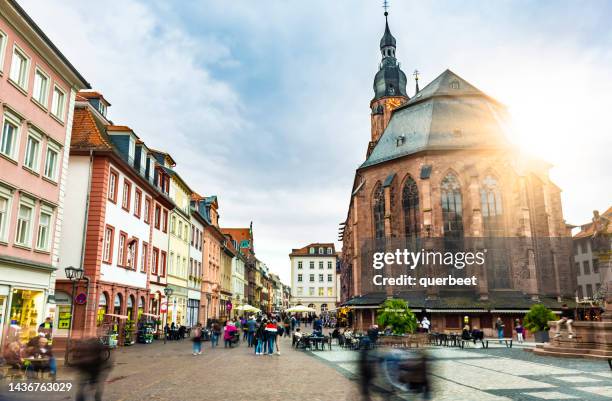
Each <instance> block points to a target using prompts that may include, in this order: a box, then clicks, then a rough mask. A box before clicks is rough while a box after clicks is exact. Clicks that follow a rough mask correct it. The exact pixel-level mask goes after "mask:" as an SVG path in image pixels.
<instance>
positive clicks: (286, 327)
mask: <svg viewBox="0 0 612 401" xmlns="http://www.w3.org/2000/svg"><path fill="white" fill-rule="evenodd" d="M283 325H284V330H283V332H284V334H285V337H289V336H290V335H291V319H290V318H289V316H285V320H284V321H283Z"/></svg>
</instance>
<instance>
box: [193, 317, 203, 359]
mask: <svg viewBox="0 0 612 401" xmlns="http://www.w3.org/2000/svg"><path fill="white" fill-rule="evenodd" d="M192 341H193V355H201V354H202V325H201V324H200V323H198V324H197V325H196V327H195V329H194V330H193V340H192Z"/></svg>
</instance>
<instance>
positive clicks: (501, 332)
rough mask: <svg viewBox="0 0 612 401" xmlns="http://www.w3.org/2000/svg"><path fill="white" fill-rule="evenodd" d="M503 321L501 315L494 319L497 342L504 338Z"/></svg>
mask: <svg viewBox="0 0 612 401" xmlns="http://www.w3.org/2000/svg"><path fill="white" fill-rule="evenodd" d="M504 327H505V326H504V322H502V320H501V317H498V318H497V320H496V321H495V330H497V338H499V343H500V344H501V343H502V339H503V338H504Z"/></svg>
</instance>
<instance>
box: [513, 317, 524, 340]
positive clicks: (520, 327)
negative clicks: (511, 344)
mask: <svg viewBox="0 0 612 401" xmlns="http://www.w3.org/2000/svg"><path fill="white" fill-rule="evenodd" d="M514 330H515V331H516V339H517V341H518V342H519V344H522V343H523V325H522V324H521V321H520V320H518V319H516V326H515V327H514Z"/></svg>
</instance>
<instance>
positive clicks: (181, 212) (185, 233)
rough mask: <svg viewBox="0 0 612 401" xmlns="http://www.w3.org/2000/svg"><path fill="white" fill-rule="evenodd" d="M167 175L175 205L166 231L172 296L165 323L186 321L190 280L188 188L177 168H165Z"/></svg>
mask: <svg viewBox="0 0 612 401" xmlns="http://www.w3.org/2000/svg"><path fill="white" fill-rule="evenodd" d="M165 170H166V172H167V173H168V175H170V192H169V195H170V199H172V201H173V202H174V203H175V204H176V207H175V208H174V210H172V211H171V213H170V229H169V233H168V236H169V237H168V261H167V264H168V288H170V289H171V290H172V295H171V296H170V298H169V300H168V317H167V319H166V321H167V322H168V323H172V322H174V323H175V324H178V325H186V324H187V296H188V280H189V276H188V274H189V268H188V263H189V238H190V237H189V236H190V232H191V223H190V206H189V204H190V200H191V193H192V191H191V189H190V188H189V187H188V186H187V184H186V183H185V181H183V180H182V179H181V177H180V176H179V175H178V174H177V173H176V171H174V170H172V169H170V168H165Z"/></svg>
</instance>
